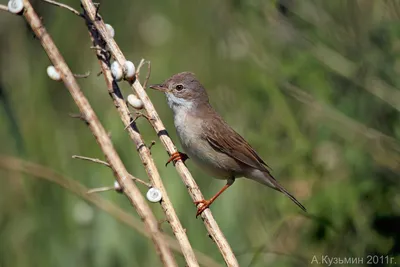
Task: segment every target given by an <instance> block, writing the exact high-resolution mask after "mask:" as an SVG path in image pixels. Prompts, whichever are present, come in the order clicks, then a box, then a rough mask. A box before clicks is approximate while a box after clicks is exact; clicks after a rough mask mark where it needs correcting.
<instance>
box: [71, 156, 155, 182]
mask: <svg viewBox="0 0 400 267" xmlns="http://www.w3.org/2000/svg"><path fill="white" fill-rule="evenodd" d="M72 158H73V159H82V160H87V161H91V162H94V163H99V164H102V165H105V166H107V167H110V168H111V165H110V164H109V163H108V162H105V161H102V160H99V159H94V158H89V157H84V156H78V155H73V156H72ZM128 175H129V177H130V178H131V179H132V180H133V181H135V182H137V183H141V184H143V185H145V186H147V187H148V188H150V187H152V185H151V184H149V183H146V182H145V181H143V180H141V179H139V178H137V177H135V176H133V175H132V174H130V173H129V174H128Z"/></svg>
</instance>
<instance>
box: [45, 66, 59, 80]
mask: <svg viewBox="0 0 400 267" xmlns="http://www.w3.org/2000/svg"><path fill="white" fill-rule="evenodd" d="M47 75H49V77H50V79H52V80H55V81H60V80H61V75H60V73H59V72H58V70H57V69H56V68H55V67H54V66H48V67H47Z"/></svg>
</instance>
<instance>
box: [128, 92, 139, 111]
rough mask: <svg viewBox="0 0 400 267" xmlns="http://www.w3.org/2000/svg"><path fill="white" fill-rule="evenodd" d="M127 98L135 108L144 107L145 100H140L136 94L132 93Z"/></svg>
mask: <svg viewBox="0 0 400 267" xmlns="http://www.w3.org/2000/svg"><path fill="white" fill-rule="evenodd" d="M126 100H127V101H128V103H129V105H131V106H132V107H133V108H135V109H142V108H143V101H142V100H140V99H139V98H138V97H137V96H135V95H134V94H130V95H128V97H127V98H126Z"/></svg>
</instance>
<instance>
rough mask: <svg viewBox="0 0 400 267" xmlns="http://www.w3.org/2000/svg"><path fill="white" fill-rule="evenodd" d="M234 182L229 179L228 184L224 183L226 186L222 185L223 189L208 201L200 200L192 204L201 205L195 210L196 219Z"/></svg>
mask: <svg viewBox="0 0 400 267" xmlns="http://www.w3.org/2000/svg"><path fill="white" fill-rule="evenodd" d="M234 181H235V179H229V180H228V182H227V183H226V185H224V187H222V188H221V190H219V191H218V193H216V194H215V196H213V197H212V198H210V199H209V200H205V199H203V200H200V201H195V202H194V204H195V205H199V204H202V205H201V206H200V207H198V208H197V213H196V218H197V216H199V215H200V214H201V213H202V212H203V211H205V210H206V209H208V207H210V205H211V204H212V203H213V202H214V201H215V200H216V199H217V198H218V197H219V196H220V195H221V194H222V193H223V192H224V191H225V190H226V189H228V187H230V186H231V185H232V184H233V182H234Z"/></svg>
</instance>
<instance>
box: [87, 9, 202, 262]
mask: <svg viewBox="0 0 400 267" xmlns="http://www.w3.org/2000/svg"><path fill="white" fill-rule="evenodd" d="M84 8H85V6H84ZM93 8H94V7H93ZM95 12H96V11H95V9H93V15H94V14H95ZM87 16H88V14H87V12H86V10H85V12H84V17H85V19H86V24H87V26H88V29H89V33H90V36H91V39H92V41H93V42H94V45H95V46H99V47H102V48H106V43H105V42H104V41H103V39H102V38H101V36H99V33H98V31H97V29H96V28H95V27H94V26H93V23H94V21H93V20H92V19H91V18H90V17H87ZM95 51H96V53H97V57H98V59H99V63H100V67H101V70H102V72H103V76H104V79H105V81H106V84H107V88H108V92H109V94H110V96H111V97H112V99H113V102H114V105H115V107H116V108H117V110H118V112H119V114H120V117H121V120H122V122H123V124H124V125H125V129H127V131H128V133H129V136H130V137H131V139H132V140H133V142H134V143H135V145H136V149H137V151H138V153H139V156H140V159H141V161H142V163H143V166H144V167H145V170H146V172H147V175H148V176H149V179H150V181H151V183H152V185H153V186H154V187H156V188H158V189H159V190H160V191H161V193H162V196H163V198H162V200H161V207H162V209H163V211H164V213H165V216H166V218H167V220H168V222H169V224H170V225H171V228H172V231H173V233H174V235H175V237H176V239H177V240H178V243H179V245H180V246H181V250H182V254H183V256H184V257H185V260H186V264H187V266H189V267H197V266H199V264H198V262H197V259H196V255H195V254H194V251H193V248H192V246H191V244H190V242H189V239H188V237H187V235H186V232H185V229H184V228H183V226H182V224H181V222H180V221H179V218H178V215H177V214H176V212H175V210H174V207H173V205H172V202H171V200H170V199H169V196H168V194H167V191H166V190H165V187H164V184H163V182H162V180H161V177H160V174H159V172H158V170H157V167H156V165H155V163H154V160H153V158H152V156H151V153H150V149H149V148H148V147H147V146H146V145H145V144H144V141H143V138H142V136H141V134H140V132H139V129H138V128H137V126H136V123H135V120H134V119H133V118H132V117H131V115H130V111H129V109H128V107H127V105H126V103H125V101H124V99H123V96H122V93H121V91H120V88H119V86H118V84H117V83H116V82H115V81H114V79H113V77H112V74H111V71H110V68H109V66H110V62H109V59H108V57H107V56H106V55H104V53H103V52H102V50H95Z"/></svg>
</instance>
